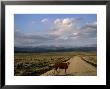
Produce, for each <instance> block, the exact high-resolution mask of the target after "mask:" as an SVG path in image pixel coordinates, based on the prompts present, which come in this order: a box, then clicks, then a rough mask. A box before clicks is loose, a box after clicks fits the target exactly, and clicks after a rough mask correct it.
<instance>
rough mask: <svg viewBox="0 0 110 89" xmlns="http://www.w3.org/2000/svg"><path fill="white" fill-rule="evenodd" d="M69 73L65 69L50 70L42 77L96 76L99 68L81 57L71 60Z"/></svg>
mask: <svg viewBox="0 0 110 89" xmlns="http://www.w3.org/2000/svg"><path fill="white" fill-rule="evenodd" d="M68 62H70V65H69V66H68V69H67V72H66V73H65V70H64V69H58V72H56V71H55V70H50V71H48V72H46V73H44V74H42V75H41V76H96V75H97V68H96V67H94V66H92V65H91V64H88V63H87V62H85V61H84V60H82V59H81V58H80V57H79V56H75V57H73V58H71V59H70V60H69V61H68Z"/></svg>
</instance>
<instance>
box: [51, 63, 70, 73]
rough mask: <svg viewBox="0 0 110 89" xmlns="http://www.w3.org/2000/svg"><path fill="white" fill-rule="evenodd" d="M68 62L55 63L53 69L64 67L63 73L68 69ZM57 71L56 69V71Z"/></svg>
mask: <svg viewBox="0 0 110 89" xmlns="http://www.w3.org/2000/svg"><path fill="white" fill-rule="evenodd" d="M69 64H70V63H69V62H67V63H56V64H55V65H54V66H53V67H54V69H55V70H56V71H57V69H58V68H59V69H65V74H66V69H68V65H69ZM57 72H58V71H57Z"/></svg>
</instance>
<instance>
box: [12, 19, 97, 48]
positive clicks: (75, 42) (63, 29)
mask: <svg viewBox="0 0 110 89" xmlns="http://www.w3.org/2000/svg"><path fill="white" fill-rule="evenodd" d="M41 22H42V23H47V22H48V19H46V18H44V19H42V20H41ZM33 23H34V22H33ZM79 23H80V21H77V20H76V19H74V18H57V19H55V20H54V21H53V23H51V24H52V28H51V26H50V28H49V29H48V30H47V32H46V31H45V32H44V33H43V32H32V33H27V32H25V33H23V32H22V30H19V29H18V30H16V29H15V32H14V34H15V35H14V36H15V37H14V39H15V46H32V47H36V46H41V45H47V46H49V45H53V46H54V45H55V46H82V45H86V44H93V43H94V44H95V43H96V40H97V39H96V38H97V23H96V21H94V22H91V23H82V24H83V25H81V26H80V28H76V26H78V24H79Z"/></svg>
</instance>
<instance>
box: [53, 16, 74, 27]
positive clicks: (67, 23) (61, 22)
mask: <svg viewBox="0 0 110 89" xmlns="http://www.w3.org/2000/svg"><path fill="white" fill-rule="evenodd" d="M54 24H55V25H57V27H64V28H65V27H66V28H68V27H71V26H72V25H73V24H74V20H73V18H64V19H59V18H57V19H56V20H55V21H54Z"/></svg>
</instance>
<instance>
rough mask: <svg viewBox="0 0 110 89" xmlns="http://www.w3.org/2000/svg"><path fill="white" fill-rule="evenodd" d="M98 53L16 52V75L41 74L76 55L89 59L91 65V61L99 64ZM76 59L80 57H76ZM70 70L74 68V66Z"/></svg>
mask: <svg viewBox="0 0 110 89" xmlns="http://www.w3.org/2000/svg"><path fill="white" fill-rule="evenodd" d="M96 55H97V54H96V52H49V53H15V56H14V75H15V76H39V75H42V74H45V73H46V72H48V71H50V70H52V69H53V67H52V66H53V65H54V64H55V63H61V62H66V61H69V60H70V59H72V58H73V57H76V56H79V57H83V58H84V59H85V60H86V61H89V62H88V64H90V65H91V63H92V64H93V63H94V64H95V65H97V56H96ZM76 60H79V59H78V58H76ZM82 61H83V60H82ZM84 62H85V61H84ZM81 63H82V62H81ZM81 63H80V64H81ZM76 65H79V64H77V62H76ZM91 66H94V65H91ZM73 69H75V68H73ZM76 69H77V68H76ZM70 70H72V67H71V69H70ZM47 76H48V75H47Z"/></svg>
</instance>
